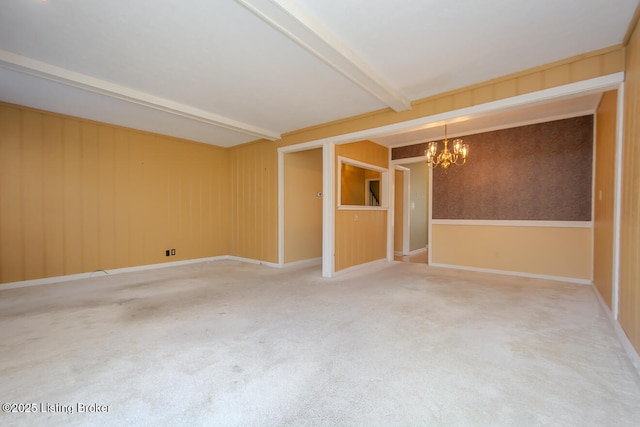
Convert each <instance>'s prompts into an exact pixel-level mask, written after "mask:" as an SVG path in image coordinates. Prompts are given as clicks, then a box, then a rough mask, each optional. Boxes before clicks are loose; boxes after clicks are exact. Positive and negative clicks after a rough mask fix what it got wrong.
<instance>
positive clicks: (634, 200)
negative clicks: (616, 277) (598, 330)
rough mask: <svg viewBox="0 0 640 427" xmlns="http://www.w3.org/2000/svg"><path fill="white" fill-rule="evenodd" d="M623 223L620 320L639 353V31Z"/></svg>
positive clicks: (631, 52) (628, 83)
mask: <svg viewBox="0 0 640 427" xmlns="http://www.w3.org/2000/svg"><path fill="white" fill-rule="evenodd" d="M626 59H627V65H626V75H625V86H624V92H625V93H624V98H625V101H624V141H623V161H622V207H621V224H620V239H621V241H620V294H619V298H620V301H619V317H618V318H619V321H620V325H621V326H622V328H623V329H624V331H625V332H626V333H627V335H628V336H629V339H630V340H631V342H632V343H633V345H634V346H635V348H636V350H637V351H638V352H639V353H640V262H639V260H640V28H638V25H636V28H635V31H634V32H633V34H632V36H631V39H630V41H629V44H628V46H627V54H626Z"/></svg>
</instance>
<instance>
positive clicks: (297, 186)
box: [284, 148, 322, 263]
mask: <svg viewBox="0 0 640 427" xmlns="http://www.w3.org/2000/svg"><path fill="white" fill-rule="evenodd" d="M318 192H320V193H321V192H322V149H321V148H316V149H313V150H307V151H299V152H295V153H287V154H285V155H284V211H285V215H284V262H285V263H289V262H295V261H302V260H307V259H313V258H319V257H321V256H322V197H318Z"/></svg>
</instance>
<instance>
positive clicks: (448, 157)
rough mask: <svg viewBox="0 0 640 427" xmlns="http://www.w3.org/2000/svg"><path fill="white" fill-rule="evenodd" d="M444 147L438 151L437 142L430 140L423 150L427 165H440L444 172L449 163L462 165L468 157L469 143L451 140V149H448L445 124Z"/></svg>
mask: <svg viewBox="0 0 640 427" xmlns="http://www.w3.org/2000/svg"><path fill="white" fill-rule="evenodd" d="M443 142H444V148H443V149H442V151H441V152H440V153H438V143H437V142H436V141H431V142H430V143H429V146H428V147H427V149H426V150H425V151H424V157H425V158H426V160H427V166H429V167H431V168H434V169H435V168H437V167H438V166H440V167H441V168H442V169H444V171H445V173H446V172H447V171H448V170H449V167H450V166H451V165H457V166H462V165H464V164H465V163H466V162H467V158H468V157H469V144H464V143H463V142H462V140H461V139H459V138H458V139H454V140H453V151H449V140H448V139H447V125H444V141H443Z"/></svg>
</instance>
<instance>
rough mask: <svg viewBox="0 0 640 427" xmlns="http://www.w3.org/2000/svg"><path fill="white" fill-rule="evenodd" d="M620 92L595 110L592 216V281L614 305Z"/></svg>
mask: <svg viewBox="0 0 640 427" xmlns="http://www.w3.org/2000/svg"><path fill="white" fill-rule="evenodd" d="M617 102H618V91H610V92H607V93H605V94H604V95H603V97H602V100H601V101H600V105H599V106H598V110H597V112H596V136H595V146H596V155H595V159H596V166H595V194H594V196H593V200H594V218H593V250H594V256H593V258H594V261H593V283H594V285H595V286H596V288H597V289H598V292H600V295H602V298H603V299H604V301H605V302H606V303H607V305H608V306H609V308H611V298H612V294H611V290H612V282H613V235H614V224H613V220H614V216H613V208H614V191H615V187H614V180H615V155H616V115H617Z"/></svg>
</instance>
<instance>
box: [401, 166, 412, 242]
mask: <svg viewBox="0 0 640 427" xmlns="http://www.w3.org/2000/svg"><path fill="white" fill-rule="evenodd" d="M405 169H406V170H405V171H404V175H403V179H404V195H403V199H402V212H403V213H404V219H403V221H402V250H403V252H404V253H405V254H406V253H409V252H410V251H411V169H409V168H405Z"/></svg>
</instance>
